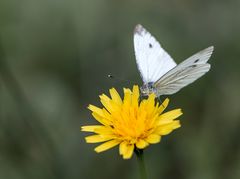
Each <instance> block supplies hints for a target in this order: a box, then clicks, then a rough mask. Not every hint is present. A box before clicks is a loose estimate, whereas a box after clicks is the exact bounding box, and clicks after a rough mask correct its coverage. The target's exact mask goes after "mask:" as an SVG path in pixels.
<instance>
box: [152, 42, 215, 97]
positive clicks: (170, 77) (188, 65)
mask: <svg viewBox="0 0 240 179" xmlns="http://www.w3.org/2000/svg"><path fill="white" fill-rule="evenodd" d="M213 49H214V48H213V46H211V47H208V48H206V49H204V50H202V51H200V52H198V53H196V54H195V55H193V56H191V57H189V58H188V59H186V60H185V61H183V62H182V63H180V64H179V65H177V66H176V67H175V68H173V69H172V70H170V71H169V72H167V73H166V74H165V75H163V76H162V77H161V78H160V79H159V80H158V81H157V82H156V83H155V84H154V88H155V89H156V94H157V96H160V95H170V94H174V93H176V92H178V91H179V90H180V89H182V88H183V87H185V86H187V85H188V84H190V83H192V82H194V81H195V80H197V79H198V78H200V77H201V76H203V75H204V74H205V73H207V72H208V71H209V70H210V67H211V65H210V64H208V63H207V61H208V60H209V58H210V57H211V55H212V52H213Z"/></svg>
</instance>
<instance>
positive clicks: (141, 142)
mask: <svg viewBox="0 0 240 179" xmlns="http://www.w3.org/2000/svg"><path fill="white" fill-rule="evenodd" d="M148 145H149V144H148V142H146V141H145V140H143V139H139V140H138V141H137V143H136V147H137V148H139V149H144V148H145V147H147V146H148Z"/></svg>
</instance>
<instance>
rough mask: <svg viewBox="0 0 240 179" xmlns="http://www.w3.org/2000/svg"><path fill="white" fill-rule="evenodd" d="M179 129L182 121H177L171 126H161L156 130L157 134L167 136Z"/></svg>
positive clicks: (170, 124)
mask: <svg viewBox="0 0 240 179" xmlns="http://www.w3.org/2000/svg"><path fill="white" fill-rule="evenodd" d="M179 127H181V125H180V121H179V120H176V121H173V122H171V123H169V124H165V125H161V126H159V127H158V128H157V129H156V130H155V132H156V133H157V134H159V135H167V134H169V133H171V132H172V131H173V130H174V129H177V128H179Z"/></svg>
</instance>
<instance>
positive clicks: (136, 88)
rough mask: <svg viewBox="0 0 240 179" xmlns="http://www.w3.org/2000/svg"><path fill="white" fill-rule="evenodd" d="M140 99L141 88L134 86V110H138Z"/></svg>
mask: <svg viewBox="0 0 240 179" xmlns="http://www.w3.org/2000/svg"><path fill="white" fill-rule="evenodd" d="M138 99H139V88H138V86H137V85H134V86H133V93H132V106H133V108H138Z"/></svg>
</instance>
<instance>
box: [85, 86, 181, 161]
mask: <svg viewBox="0 0 240 179" xmlns="http://www.w3.org/2000/svg"><path fill="white" fill-rule="evenodd" d="M109 91H110V95H111V98H109V97H108V96H106V95H105V94H102V95H100V99H101V103H102V104H103V106H104V107H103V108H98V107H96V106H93V105H89V107H88V108H89V109H90V110H91V111H92V115H93V117H94V118H95V119H96V120H97V121H98V122H99V123H101V125H91V126H82V129H81V130H82V131H86V132H93V133H95V135H91V136H88V137H86V138H85V139H86V142H87V143H98V142H104V143H103V144H101V145H99V146H98V147H96V148H95V151H96V152H103V151H105V150H108V149H110V148H112V147H114V146H117V145H119V153H120V155H122V156H123V158H124V159H129V158H131V156H132V154H133V151H134V148H135V147H136V148H138V149H144V148H145V147H147V146H148V145H149V144H155V143H158V142H160V140H161V136H163V135H167V134H169V133H170V132H172V131H173V130H174V129H176V128H179V127H180V122H179V120H174V119H176V118H177V117H179V116H180V115H182V112H181V109H175V110H172V111H169V112H166V113H163V111H164V109H165V108H166V107H167V105H168V102H169V99H165V101H164V102H163V103H162V104H161V105H160V104H159V103H158V102H157V103H156V102H155V97H156V96H155V95H154V94H151V95H149V97H148V99H144V100H142V101H140V102H139V87H138V86H134V87H133V90H132V91H131V90H130V89H125V88H124V99H123V100H122V99H121V97H120V96H119V94H118V92H117V91H116V90H115V89H114V88H112V89H110V90H109ZM162 113H163V114H162Z"/></svg>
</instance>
